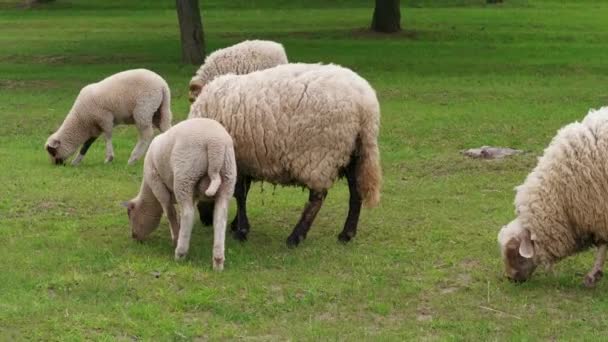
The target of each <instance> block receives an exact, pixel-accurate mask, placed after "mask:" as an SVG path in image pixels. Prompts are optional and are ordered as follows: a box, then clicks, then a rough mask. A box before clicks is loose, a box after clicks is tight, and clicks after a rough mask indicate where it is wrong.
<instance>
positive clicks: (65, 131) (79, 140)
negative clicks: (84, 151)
mask: <svg viewBox="0 0 608 342" xmlns="http://www.w3.org/2000/svg"><path fill="white" fill-rule="evenodd" d="M85 125H86V123H85V122H83V121H82V120H81V119H80V118H79V114H78V113H76V112H70V113H69V114H68V116H67V117H66V118H65V121H64V122H63V124H62V125H61V127H60V128H59V135H60V136H61V137H62V139H61V140H62V142H65V143H67V144H68V145H70V146H75V147H76V148H77V147H78V146H80V145H82V144H83V143H84V142H85V141H87V139H89V138H90V137H91V134H90V132H89V130H88V129H87V127H86V126H85Z"/></svg>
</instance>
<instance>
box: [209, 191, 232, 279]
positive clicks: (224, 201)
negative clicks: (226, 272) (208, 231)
mask: <svg viewBox="0 0 608 342" xmlns="http://www.w3.org/2000/svg"><path fill="white" fill-rule="evenodd" d="M222 190H224V189H220V192H221V193H220V194H219V195H218V196H217V197H216V199H215V209H214V211H213V269H214V270H216V271H221V270H223V269H224V245H225V241H226V220H227V216H228V204H229V202H230V195H226V194H224V192H225V191H222Z"/></svg>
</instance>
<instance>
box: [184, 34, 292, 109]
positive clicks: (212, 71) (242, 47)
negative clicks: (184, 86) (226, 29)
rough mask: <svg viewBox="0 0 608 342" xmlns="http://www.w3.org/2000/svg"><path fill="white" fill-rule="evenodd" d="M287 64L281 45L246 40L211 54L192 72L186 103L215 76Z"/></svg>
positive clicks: (238, 73) (240, 73)
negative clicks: (194, 72) (193, 73)
mask: <svg viewBox="0 0 608 342" xmlns="http://www.w3.org/2000/svg"><path fill="white" fill-rule="evenodd" d="M280 64H287V54H285V49H284V48H283V45H281V44H279V43H276V42H272V41H268V40H246V41H244V42H241V43H238V44H235V45H232V46H229V47H226V48H223V49H220V50H217V51H214V52H213V53H212V54H210V55H209V56H208V57H207V58H206V59H205V63H204V64H203V65H201V67H200V68H199V69H198V70H197V71H196V75H194V77H192V80H191V81H190V93H189V96H188V99H189V100H190V103H192V102H194V100H196V97H197V96H198V94H200V92H201V89H202V88H203V87H204V86H205V85H206V84H207V83H209V82H211V81H212V80H213V79H214V78H216V77H217V76H221V75H225V74H229V73H230V74H237V75H243V74H248V73H250V72H253V71H258V70H264V69H268V68H272V67H274V66H277V65H280Z"/></svg>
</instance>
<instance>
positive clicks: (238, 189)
mask: <svg viewBox="0 0 608 342" xmlns="http://www.w3.org/2000/svg"><path fill="white" fill-rule="evenodd" d="M250 187H251V178H249V177H239V180H238V181H237V182H236V186H235V187H234V197H235V198H236V208H237V213H236V216H235V217H234V220H232V223H231V224H230V229H231V230H232V235H233V236H234V238H235V239H237V240H239V241H245V240H247V234H249V228H250V226H249V219H248V218H247V194H248V193H249V188H250Z"/></svg>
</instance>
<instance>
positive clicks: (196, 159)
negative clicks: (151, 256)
mask: <svg viewBox="0 0 608 342" xmlns="http://www.w3.org/2000/svg"><path fill="white" fill-rule="evenodd" d="M235 183H236V162H235V157H234V147H233V143H232V139H231V137H230V135H229V134H228V132H226V130H225V129H224V127H222V125H220V124H219V123H218V122H217V121H214V120H210V119H201V118H198V119H191V120H186V121H182V122H180V123H179V124H177V125H175V126H173V127H172V128H171V129H169V130H168V131H167V132H165V133H162V134H160V135H158V136H157V137H156V138H154V140H153V141H152V143H151V144H150V149H149V150H148V153H147V154H146V158H145V161H144V179H143V182H142V187H141V190H140V193H139V195H138V196H137V197H136V198H135V199H133V200H132V201H131V202H130V203H131V206H130V209H131V210H130V215H129V216H130V219H131V223H132V228H133V233H134V237H136V238H139V239H143V238H145V236H146V235H147V234H149V233H150V232H151V231H152V230H154V229H155V228H156V226H157V225H158V220H155V221H152V222H150V223H147V224H148V226H141V225H140V226H139V227H137V226H136V225H137V222H143V223H144V224H146V222H144V221H143V220H145V217H158V216H160V215H161V214H162V212H161V210H160V208H161V207H162V210H163V211H164V212H165V213H166V214H167V217H168V219H169V224H170V225H171V235H172V237H173V241H174V242H175V243H176V244H177V248H176V250H175V257H176V259H181V258H183V257H184V256H185V255H186V254H187V252H188V249H189V245H190V235H191V232H192V225H193V220H194V201H195V200H198V199H205V200H213V201H215V211H214V217H213V227H214V243H213V265H214V268H215V269H217V270H221V269H222V268H223V265H224V240H225V233H226V220H227V214H228V204H229V201H230V198H231V197H232V195H233V193H234V186H235ZM172 198H174V199H175V201H176V202H177V204H178V205H179V207H180V209H181V215H180V220H179V223H178V220H177V217H176V214H175V209H174V207H173V201H172ZM155 202H157V203H155ZM158 203H160V207H159V205H158ZM138 216H141V217H138Z"/></svg>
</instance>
